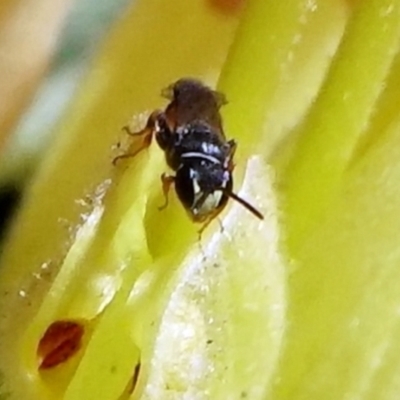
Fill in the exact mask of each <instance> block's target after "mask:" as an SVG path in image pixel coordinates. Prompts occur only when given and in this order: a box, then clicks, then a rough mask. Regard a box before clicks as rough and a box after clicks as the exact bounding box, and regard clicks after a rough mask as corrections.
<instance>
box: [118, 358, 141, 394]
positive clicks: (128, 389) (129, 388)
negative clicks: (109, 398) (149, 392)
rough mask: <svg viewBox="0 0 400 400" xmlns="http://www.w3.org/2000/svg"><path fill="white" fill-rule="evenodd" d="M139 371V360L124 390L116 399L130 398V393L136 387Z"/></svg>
mask: <svg viewBox="0 0 400 400" xmlns="http://www.w3.org/2000/svg"><path fill="white" fill-rule="evenodd" d="M139 372H140V362H139V363H137V364H136V366H135V370H134V371H133V374H132V378H131V379H129V382H128V384H127V385H126V387H125V389H124V392H123V393H122V395H121V396H120V397H119V398H118V400H127V399H129V398H130V396H131V394H132V393H133V391H134V390H135V388H136V384H137V381H138V379H139Z"/></svg>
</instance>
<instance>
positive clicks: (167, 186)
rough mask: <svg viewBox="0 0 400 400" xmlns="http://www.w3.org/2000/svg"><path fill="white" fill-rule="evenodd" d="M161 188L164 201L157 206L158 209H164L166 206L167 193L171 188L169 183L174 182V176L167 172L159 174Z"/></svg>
mask: <svg viewBox="0 0 400 400" xmlns="http://www.w3.org/2000/svg"><path fill="white" fill-rule="evenodd" d="M161 182H162V189H163V193H164V198H165V202H164V204H163V205H162V206H160V207H158V209H159V210H160V211H161V210H164V209H165V208H166V207H167V206H168V193H169V190H170V188H171V185H172V184H173V183H174V182H175V177H174V176H171V175H167V174H165V173H164V174H162V175H161Z"/></svg>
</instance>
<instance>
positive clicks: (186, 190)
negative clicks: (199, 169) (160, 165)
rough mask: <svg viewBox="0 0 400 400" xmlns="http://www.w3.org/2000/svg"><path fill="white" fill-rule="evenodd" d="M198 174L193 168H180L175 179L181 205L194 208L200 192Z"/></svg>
mask: <svg viewBox="0 0 400 400" xmlns="http://www.w3.org/2000/svg"><path fill="white" fill-rule="evenodd" d="M196 175H197V174H196V172H195V171H194V170H193V169H192V168H186V167H182V168H180V169H179V170H178V171H177V173H176V177H175V190H176V194H177V195H178V197H179V200H180V201H181V203H182V204H183V205H184V206H185V207H186V208H190V207H192V205H193V203H194V200H195V197H196V194H198V193H199V192H200V187H199V185H198V183H197V178H196Z"/></svg>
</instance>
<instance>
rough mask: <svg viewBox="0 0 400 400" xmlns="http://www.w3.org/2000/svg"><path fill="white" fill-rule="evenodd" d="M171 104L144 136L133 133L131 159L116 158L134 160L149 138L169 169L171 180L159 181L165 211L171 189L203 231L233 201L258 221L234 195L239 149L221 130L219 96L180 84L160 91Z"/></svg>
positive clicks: (206, 89)
mask: <svg viewBox="0 0 400 400" xmlns="http://www.w3.org/2000/svg"><path fill="white" fill-rule="evenodd" d="M162 95H163V97H165V98H167V99H169V100H170V103H169V104H168V106H167V108H166V109H165V111H160V110H156V111H154V112H153V113H152V114H151V115H150V117H149V119H148V121H147V124H146V126H145V128H144V129H143V130H141V131H140V132H131V131H130V129H129V127H128V126H126V127H124V129H125V130H126V132H127V133H128V134H130V135H132V136H141V137H142V138H143V141H142V144H141V145H140V147H139V148H138V149H137V151H135V152H134V153H127V154H123V155H120V156H118V157H116V158H115V159H114V164H115V163H116V161H118V160H119V159H121V158H127V157H134V156H135V155H137V154H138V153H139V152H140V151H142V150H143V149H145V148H147V147H148V146H150V143H151V140H152V138H153V136H155V138H156V141H157V143H158V145H159V146H160V147H161V149H162V150H164V152H165V157H166V161H167V164H168V165H169V167H170V168H171V169H172V170H174V171H175V173H176V174H175V176H170V175H167V174H165V173H164V174H162V175H161V180H162V185H163V192H164V195H165V199H166V202H165V205H164V206H163V207H161V208H164V207H166V206H167V204H168V192H169V189H170V187H171V185H172V184H175V190H176V193H177V195H178V198H179V200H180V201H181V203H182V204H183V206H184V207H185V209H186V210H187V212H188V213H189V216H190V217H191V218H192V220H193V221H195V222H203V223H205V224H206V225H207V224H208V223H209V222H210V221H211V220H212V219H213V218H214V217H215V216H216V215H217V214H219V213H220V212H221V211H222V210H223V208H224V207H225V206H226V204H227V202H228V199H229V198H232V199H234V200H236V201H238V202H239V203H240V204H242V205H243V206H244V207H245V208H247V210H249V211H250V212H251V213H253V214H254V215H255V216H256V217H258V218H260V219H264V217H263V215H262V214H261V213H260V212H259V211H258V210H257V209H256V208H254V207H253V206H252V205H251V204H249V203H248V202H247V201H246V200H244V199H242V198H241V197H239V196H238V195H237V194H235V193H234V192H233V191H232V189H233V178H232V172H233V169H234V163H233V156H234V154H235V150H236V147H237V144H236V142H235V141H234V140H226V138H225V134H224V131H223V127H222V119H221V114H220V112H219V110H220V108H221V106H222V105H224V104H226V100H225V97H224V95H223V94H222V93H219V92H217V91H214V90H212V89H210V88H209V87H207V86H205V85H204V84H203V83H202V82H200V81H198V80H195V79H189V78H185V79H180V80H178V81H177V82H175V83H173V84H172V85H170V86H169V87H167V88H166V89H164V90H163V91H162Z"/></svg>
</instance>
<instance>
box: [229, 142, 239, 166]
mask: <svg viewBox="0 0 400 400" xmlns="http://www.w3.org/2000/svg"><path fill="white" fill-rule="evenodd" d="M228 146H229V163H228V168H229V171H233V169H234V168H235V164H234V163H233V156H234V155H235V152H236V149H237V143H236V142H235V141H234V140H233V139H232V140H229V141H228Z"/></svg>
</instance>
